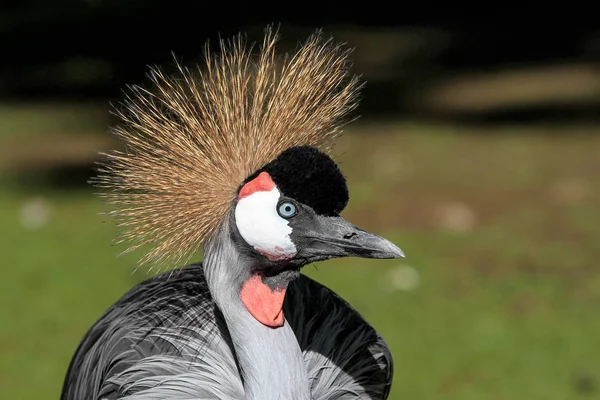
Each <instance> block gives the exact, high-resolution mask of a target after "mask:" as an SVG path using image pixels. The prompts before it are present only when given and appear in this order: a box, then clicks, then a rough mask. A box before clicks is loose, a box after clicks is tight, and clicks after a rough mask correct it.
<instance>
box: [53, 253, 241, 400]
mask: <svg viewBox="0 0 600 400" xmlns="http://www.w3.org/2000/svg"><path fill="white" fill-rule="evenodd" d="M232 348H233V347H232V344H231V339H230V337H229V334H228V332H227V329H226V328H225V326H224V322H223V319H222V316H221V315H220V312H219V311H218V309H217V308H216V307H215V304H214V302H213V300H212V298H211V297H210V293H209V291H208V288H207V285H206V280H205V278H204V274H203V271H202V267H201V265H192V266H189V267H186V268H183V269H181V270H179V271H176V272H173V273H172V274H171V273H165V274H162V275H158V276H156V277H154V278H151V279H149V280H147V281H145V282H142V283H141V284H139V285H138V286H136V287H135V288H133V289H132V290H131V291H130V292H129V293H127V294H126V295H125V296H124V297H123V298H122V299H121V300H119V301H118V302H117V303H115V304H114V305H113V306H112V307H111V308H110V309H109V310H108V311H107V312H106V313H105V314H104V315H103V316H102V317H101V318H100V319H99V320H98V322H96V324H95V325H94V326H93V327H92V328H91V329H90V330H89V331H88V333H87V334H86V336H85V337H84V339H83V341H82V342H81V344H80V346H79V348H78V349H77V351H76V353H75V356H74V357H73V360H72V361H71V364H70V366H69V370H68V372H67V376H66V378H65V383H64V387H63V393H62V397H61V399H62V400H76V399H77V400H79V399H94V400H95V399H127V400H137V399H142V398H143V399H159V398H160V399H164V398H172V399H189V398H192V397H193V398H206V399H240V398H242V397H243V385H242V382H241V380H240V377H239V369H238V365H237V361H236V360H235V356H234V352H233V351H232Z"/></svg>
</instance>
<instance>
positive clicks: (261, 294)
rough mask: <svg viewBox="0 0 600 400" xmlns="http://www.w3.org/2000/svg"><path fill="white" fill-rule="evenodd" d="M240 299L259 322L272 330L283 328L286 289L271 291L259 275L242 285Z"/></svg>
mask: <svg viewBox="0 0 600 400" xmlns="http://www.w3.org/2000/svg"><path fill="white" fill-rule="evenodd" d="M240 298H241V299H242V302H243V303H244V305H245V306H246V309H247V310H248V311H249V312H250V314H252V316H253V317H254V318H256V320H257V321H258V322H260V323H261V324H263V325H266V326H269V327H271V328H279V327H281V326H283V321H284V318H283V310H282V308H283V299H284V298H285V289H277V290H271V288H270V287H268V286H267V285H265V284H264V283H263V281H262V279H261V277H260V276H258V275H253V276H252V278H250V279H248V280H247V281H246V282H244V284H243V285H242V290H241V292H240Z"/></svg>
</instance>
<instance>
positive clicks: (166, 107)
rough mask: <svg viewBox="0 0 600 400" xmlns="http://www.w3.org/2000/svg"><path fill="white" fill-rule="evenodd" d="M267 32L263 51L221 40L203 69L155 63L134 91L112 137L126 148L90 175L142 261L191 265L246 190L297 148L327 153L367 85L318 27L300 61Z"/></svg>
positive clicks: (107, 156)
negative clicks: (170, 68)
mask: <svg viewBox="0 0 600 400" xmlns="http://www.w3.org/2000/svg"><path fill="white" fill-rule="evenodd" d="M276 41H277V33H273V32H272V31H271V30H270V29H267V31H266V35H265V39H264V42H263V44H262V46H261V48H260V51H259V52H258V54H256V55H254V54H253V53H252V46H246V45H245V43H244V41H243V40H242V38H241V36H238V37H237V38H236V39H234V40H231V41H229V42H224V41H221V42H220V51H219V52H217V53H216V54H214V55H213V54H211V53H210V49H209V47H208V45H207V46H206V47H205V64H204V65H203V66H201V67H200V66H199V67H198V68H197V70H196V71H190V70H188V69H187V68H184V67H182V66H181V65H180V64H177V70H178V71H177V74H176V75H175V76H166V75H165V74H164V72H162V71H161V70H160V69H156V68H155V69H152V70H151V72H150V74H149V76H150V79H151V81H152V85H151V86H152V87H151V88H148V89H147V88H143V87H140V86H133V87H131V88H129V91H128V94H127V95H126V96H125V100H124V102H123V103H121V105H122V107H121V108H120V109H117V110H116V115H117V117H119V119H120V121H121V123H120V124H119V125H118V126H116V127H115V128H114V129H113V132H114V133H115V134H116V135H117V136H118V137H119V138H120V139H122V140H123V141H124V145H125V148H124V149H123V150H122V151H117V150H115V151H112V152H110V153H109V154H104V156H105V159H104V160H103V161H102V162H101V163H100V168H99V174H98V176H96V177H95V178H94V179H93V180H92V181H93V183H94V184H95V185H96V186H97V187H99V188H100V189H102V190H101V193H100V196H101V197H103V198H104V199H105V200H106V201H107V202H108V203H109V204H111V205H112V206H113V207H114V209H113V210H112V211H111V212H110V213H109V214H110V215H112V216H114V217H116V218H117V219H116V221H117V226H118V227H120V228H122V229H123V233H122V235H121V236H120V238H119V239H118V240H117V242H118V243H123V242H124V243H129V246H128V248H127V250H126V252H130V251H133V250H135V249H138V248H140V247H149V249H150V250H148V251H147V252H146V253H145V254H144V256H143V257H142V259H141V260H140V262H141V263H142V264H147V263H150V264H152V266H158V267H159V268H160V267H163V266H166V267H169V266H178V265H182V264H184V263H187V262H188V261H189V260H190V258H191V256H192V255H193V254H194V252H195V251H196V250H198V249H199V248H200V247H201V246H202V244H203V242H204V240H205V239H206V238H207V237H209V236H210V235H211V234H212V233H213V232H215V230H216V228H217V227H218V226H219V224H220V223H222V221H223V219H224V218H225V216H226V213H227V211H228V209H229V208H230V206H231V204H232V201H233V200H234V199H235V196H236V193H237V190H238V187H239V185H240V184H241V183H242V182H243V181H244V179H245V178H247V177H248V176H249V175H251V174H252V173H253V172H254V171H256V170H258V169H259V168H261V167H263V166H264V165H265V164H267V163H269V162H270V161H271V160H273V159H274V158H276V157H277V155H278V154H279V153H281V152H282V151H284V150H286V149H287V148H289V147H291V146H302V145H308V146H316V147H320V148H321V149H322V150H324V151H327V152H328V151H329V149H330V147H329V144H330V143H331V139H333V138H335V137H336V136H337V135H338V134H339V133H340V129H341V126H342V124H343V118H344V117H345V116H346V115H347V113H348V112H349V111H350V110H352V109H353V108H355V106H356V104H357V93H358V89H359V86H360V83H359V80H358V78H357V77H356V76H351V75H350V71H349V67H350V64H349V62H348V59H347V57H348V55H349V51H348V50H344V49H343V48H342V47H341V46H340V45H338V44H334V43H333V42H332V40H331V39H329V40H324V39H323V38H322V35H321V33H320V32H316V33H315V34H313V35H312V36H311V37H310V38H309V40H308V41H307V42H306V43H305V44H304V45H303V46H301V47H300V49H299V50H298V51H297V52H296V53H295V54H294V55H292V56H289V55H285V56H284V57H279V56H278V55H277V54H276V52H275V44H276Z"/></svg>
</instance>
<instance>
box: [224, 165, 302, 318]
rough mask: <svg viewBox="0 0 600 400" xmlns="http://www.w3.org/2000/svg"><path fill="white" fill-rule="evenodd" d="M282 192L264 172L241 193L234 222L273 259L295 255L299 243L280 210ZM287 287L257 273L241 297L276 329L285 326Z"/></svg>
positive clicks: (251, 309) (256, 247) (243, 234)
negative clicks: (268, 281) (274, 285)
mask: <svg viewBox="0 0 600 400" xmlns="http://www.w3.org/2000/svg"><path fill="white" fill-rule="evenodd" d="M280 195H281V193H280V192H279V189H277V186H276V185H275V182H273V180H272V179H271V176H270V175H269V174H268V173H267V172H261V173H260V174H259V175H258V176H257V177H256V178H254V179H253V180H251V181H250V182H248V183H246V184H245V185H244V186H243V187H242V189H241V190H240V192H239V194H238V203H237V206H236V208H235V221H236V225H237V228H238V231H239V232H240V235H241V236H242V238H243V239H244V240H245V241H246V243H248V244H249V245H250V246H252V247H253V248H254V249H255V250H256V251H257V252H259V253H260V254H262V255H263V256H265V257H266V258H267V259H269V260H270V261H283V260H287V259H291V258H293V257H294V256H295V255H296V253H297V250H296V246H295V245H294V243H293V242H292V239H291V238H290V234H291V233H292V228H291V227H290V226H289V222H288V221H287V220H286V219H285V218H282V217H281V216H280V215H279V214H278V213H277V203H278V202H279V198H280ZM285 290H286V289H285V288H280V289H275V290H272V289H271V288H270V287H269V286H267V285H266V284H265V283H263V281H262V278H261V276H259V275H258V274H254V275H253V276H252V277H251V278H250V279H248V280H247V281H246V282H245V283H244V284H243V285H242V289H241V292H240V298H241V300H242V302H243V303H244V305H245V306H246V308H247V309H248V311H249V312H250V313H251V314H252V316H254V318H256V319H257V320H258V321H259V322H260V323H262V324H264V325H266V326H270V327H273V328H277V327H280V326H282V325H283V323H284V317H283V311H282V307H283V300H284V298H285Z"/></svg>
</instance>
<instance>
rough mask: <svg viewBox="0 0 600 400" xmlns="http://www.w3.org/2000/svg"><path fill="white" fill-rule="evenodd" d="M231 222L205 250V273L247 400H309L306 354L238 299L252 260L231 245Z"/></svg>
mask: <svg viewBox="0 0 600 400" xmlns="http://www.w3.org/2000/svg"><path fill="white" fill-rule="evenodd" d="M231 223H232V220H231V219H230V218H227V219H226V221H225V222H224V223H223V226H222V227H221V230H220V232H219V233H218V234H217V235H215V236H214V237H213V238H212V239H211V240H209V241H208V242H207V243H206V245H205V246H204V270H205V274H206V279H207V281H208V285H209V289H210V291H211V294H212V296H213V298H214V300H215V302H216V304H217V306H218V307H219V309H220V310H221V312H222V313H223V316H224V317H225V321H226V323H227V327H228V329H229V332H230V334H231V338H232V340H233V345H234V348H235V352H236V355H237V358H238V361H239V364H240V368H241V370H242V376H243V381H244V392H245V398H246V399H260V400H270V399H295V400H296V399H297V400H304V399H310V391H309V380H308V373H307V370H306V365H305V363H304V359H303V354H302V350H301V349H300V346H299V344H298V341H297V339H296V336H295V334H294V332H293V331H292V329H291V327H290V325H289V324H288V323H287V321H286V322H285V323H284V325H283V326H282V327H281V328H276V329H273V328H269V327H266V326H264V325H263V324H261V323H260V322H258V321H257V320H256V319H255V318H254V317H253V316H252V315H251V314H250V313H249V312H248V310H247V309H246V307H245V306H244V304H243V303H242V301H241V299H240V290H241V286H242V284H243V282H245V280H246V279H248V277H249V276H250V271H251V263H252V262H254V261H253V260H252V258H251V257H248V256H245V255H243V254H242V252H241V251H240V250H239V249H238V247H237V246H236V245H235V243H234V242H233V239H232V235H231V233H232V232H231V229H235V228H230V224H231Z"/></svg>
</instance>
